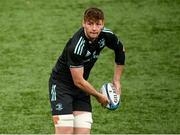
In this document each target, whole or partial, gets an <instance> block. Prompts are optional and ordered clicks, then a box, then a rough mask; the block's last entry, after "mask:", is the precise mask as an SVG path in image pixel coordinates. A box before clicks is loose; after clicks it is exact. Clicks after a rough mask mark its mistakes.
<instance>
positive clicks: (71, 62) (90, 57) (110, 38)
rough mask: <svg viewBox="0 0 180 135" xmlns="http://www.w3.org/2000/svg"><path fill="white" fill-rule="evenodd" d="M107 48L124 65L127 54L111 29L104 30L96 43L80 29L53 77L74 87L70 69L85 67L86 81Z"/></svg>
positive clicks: (116, 60) (59, 59) (61, 57)
mask: <svg viewBox="0 0 180 135" xmlns="http://www.w3.org/2000/svg"><path fill="white" fill-rule="evenodd" d="M105 46H107V47H108V48H110V49H113V50H114V52H115V62H116V63H117V64H120V65H124V62H125V54H124V49H123V45H122V43H121V42H120V41H119V40H118V38H117V36H116V35H115V34H114V33H113V32H111V31H110V30H109V29H106V28H104V29H103V30H102V31H101V33H100V35H99V36H98V38H97V39H96V40H95V41H93V42H92V41H90V40H88V39H87V37H86V36H85V33H84V29H83V28H80V29H79V30H78V31H77V32H76V33H75V34H74V35H73V37H72V38H70V39H69V41H68V42H67V44H66V46H65V48H64V50H63V52H62V55H61V56H60V57H59V58H58V60H57V62H56V65H55V67H54V68H53V71H52V77H53V78H54V79H56V80H58V81H61V82H63V83H65V84H67V85H74V83H73V80H72V76H71V73H70V68H74V67H84V75H83V77H84V79H86V80H87V79H88V76H89V73H90V71H91V69H92V67H93V65H94V63H95V62H96V60H97V59H98V56H99V54H100V52H101V50H102V49H103V48H104V47H105Z"/></svg>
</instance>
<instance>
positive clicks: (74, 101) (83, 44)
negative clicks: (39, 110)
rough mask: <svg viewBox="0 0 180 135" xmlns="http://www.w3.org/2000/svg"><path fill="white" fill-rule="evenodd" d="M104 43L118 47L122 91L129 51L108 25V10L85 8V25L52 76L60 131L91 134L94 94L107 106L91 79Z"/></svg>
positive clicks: (117, 84)
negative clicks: (123, 75)
mask: <svg viewBox="0 0 180 135" xmlns="http://www.w3.org/2000/svg"><path fill="white" fill-rule="evenodd" d="M104 47H108V48H110V49H112V50H114V54H115V60H114V61H115V68H114V77H113V81H112V82H113V84H114V85H115V87H116V89H117V91H116V92H117V93H118V94H121V85H120V77H121V75H122V71H123V65H124V63H125V52H124V49H123V45H122V43H121V42H120V41H119V40H118V38H117V36H116V35H115V34H114V33H113V32H112V31H110V30H109V29H106V28H105V27H104V13H103V11H102V10H101V9H98V8H95V7H93V8H88V9H86V11H85V12H84V18H83V22H82V27H81V28H80V29H79V30H78V31H77V32H76V33H75V34H74V35H73V36H72V37H71V38H70V39H69V40H68V42H67V44H66V46H65V48H64V50H63V52H62V54H61V55H60V57H59V58H58V60H57V62H56V64H55V66H54V68H53V69H52V73H51V76H50V79H49V97H50V103H51V110H52V116H53V121H54V126H55V133H56V134H66V133H67V134H90V131H91V125H92V123H93V120H92V107H91V102H90V96H94V97H95V98H96V99H97V101H98V102H99V103H100V104H101V105H103V106H105V105H106V104H107V103H108V102H109V101H108V99H107V97H106V96H104V95H102V94H101V93H99V92H98V91H97V90H96V89H95V88H94V87H93V86H92V85H91V84H90V83H89V82H88V81H87V79H88V77H89V74H90V71H91V69H92V67H93V66H94V64H95V62H96V60H97V59H98V56H99V55H100V52H101V51H102V49H103V48H104Z"/></svg>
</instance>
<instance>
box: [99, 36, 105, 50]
mask: <svg viewBox="0 0 180 135" xmlns="http://www.w3.org/2000/svg"><path fill="white" fill-rule="evenodd" d="M98 44H99V47H100V48H103V47H104V46H105V39H104V38H103V39H101V40H99V42H98Z"/></svg>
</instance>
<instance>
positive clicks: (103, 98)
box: [96, 93, 109, 106]
mask: <svg viewBox="0 0 180 135" xmlns="http://www.w3.org/2000/svg"><path fill="white" fill-rule="evenodd" d="M96 99H97V101H98V102H99V103H101V105H102V106H106V105H107V104H108V103H109V100H108V98H107V97H106V96H105V95H103V94H101V93H99V94H98V95H97V96H96Z"/></svg>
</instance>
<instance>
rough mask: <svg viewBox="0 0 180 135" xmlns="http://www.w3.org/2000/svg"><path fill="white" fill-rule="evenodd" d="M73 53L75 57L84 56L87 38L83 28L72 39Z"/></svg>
mask: <svg viewBox="0 0 180 135" xmlns="http://www.w3.org/2000/svg"><path fill="white" fill-rule="evenodd" d="M72 44H74V45H73V46H74V47H73V53H74V54H75V55H82V54H83V50H84V46H85V38H84V32H83V28H81V29H80V30H79V31H78V32H77V33H75V34H74V36H73V37H72Z"/></svg>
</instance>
